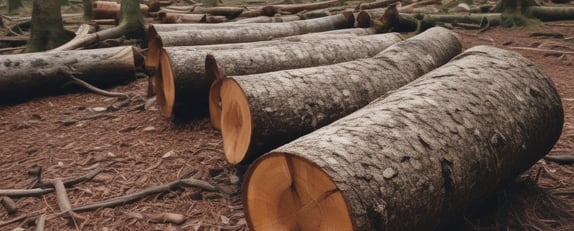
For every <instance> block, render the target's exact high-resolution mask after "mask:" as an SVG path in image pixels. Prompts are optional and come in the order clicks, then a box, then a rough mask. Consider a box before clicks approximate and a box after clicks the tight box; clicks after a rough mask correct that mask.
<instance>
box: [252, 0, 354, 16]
mask: <svg viewBox="0 0 574 231" xmlns="http://www.w3.org/2000/svg"><path fill="white" fill-rule="evenodd" d="M343 3H344V0H328V1H321V2H312V3H301V4H284V5H270V6H266V8H272V10H270V9H264V10H263V11H264V12H275V13H277V12H289V13H291V14H296V13H299V12H301V11H311V10H318V9H323V8H327V7H332V6H339V5H343ZM275 13H273V14H270V13H269V14H265V15H266V16H269V17H272V16H274V15H275Z"/></svg>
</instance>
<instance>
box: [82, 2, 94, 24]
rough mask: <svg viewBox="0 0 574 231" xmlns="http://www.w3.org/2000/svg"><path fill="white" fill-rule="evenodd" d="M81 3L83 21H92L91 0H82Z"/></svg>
mask: <svg viewBox="0 0 574 231" xmlns="http://www.w3.org/2000/svg"><path fill="white" fill-rule="evenodd" d="M82 3H83V5H84V21H85V22H89V21H92V19H93V18H94V16H93V14H92V10H93V7H92V0H82Z"/></svg>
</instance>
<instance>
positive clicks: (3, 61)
mask: <svg viewBox="0 0 574 231" xmlns="http://www.w3.org/2000/svg"><path fill="white" fill-rule="evenodd" d="M102 67H105V68H102ZM65 71H70V72H77V73H78V74H75V77H77V78H79V79H81V80H83V81H85V82H88V83H90V84H92V85H94V86H98V87H110V86H113V85H117V84H121V83H126V82H127V81H131V80H134V79H135V65H134V55H133V49H132V47H114V48H105V49H92V50H79V51H60V52H48V53H30V54H17V55H3V56H0V73H2V75H0V103H7V102H14V101H19V100H23V99H27V98H29V97H33V96H41V95H47V94H54V93H60V92H62V91H64V90H66V89H69V88H70V87H71V86H69V85H70V84H69V83H70V78H69V77H67V76H66V75H65V74H64V73H63V72H65Z"/></svg>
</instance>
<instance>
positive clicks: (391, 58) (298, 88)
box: [221, 27, 461, 164]
mask: <svg viewBox="0 0 574 231" xmlns="http://www.w3.org/2000/svg"><path fill="white" fill-rule="evenodd" d="M460 51H461V46H460V42H459V41H458V40H457V38H456V37H455V35H454V33H453V32H451V31H449V30H447V29H444V28H439V27H437V28H433V29H430V30H427V31H426V32H424V33H422V34H420V35H417V36H415V37H413V38H410V39H407V40H404V41H402V42H399V43H397V44H395V45H393V46H391V47H389V48H387V49H385V50H384V51H383V52H381V53H379V54H378V55H376V56H375V57H373V58H369V59H362V60H357V61H352V62H346V63H340V64H334V65H329V66H319V67H313V68H305V69H294V70H285V71H277V72H270V73H263V74H258V75H244V76H228V77H227V78H226V79H225V80H223V84H222V87H221V104H222V116H221V132H222V136H223V147H224V150H225V156H226V157H227V160H228V161H229V162H231V163H233V164H238V163H249V162H250V161H253V160H254V159H255V158H256V157H258V156H260V155H261V154H263V153H265V152H267V151H269V150H271V149H273V148H276V147H278V146H280V145H282V144H285V143H287V142H289V141H291V140H293V139H295V138H297V137H299V136H302V135H304V134H306V133H309V132H311V131H313V130H315V129H317V128H320V127H322V126H324V125H326V124H329V123H331V122H333V121H335V120H337V119H339V118H341V117H343V116H345V115H348V114H350V113H352V112H354V111H355V110H357V109H359V108H361V107H363V106H365V105H366V104H368V103H369V102H370V101H372V100H374V99H376V98H377V97H379V96H381V95H383V94H385V93H386V92H387V91H390V90H394V89H397V88H399V87H401V86H403V85H405V84H407V83H409V82H410V81H413V80H414V79H416V78H418V77H419V76H421V75H423V74H425V73H427V72H429V71H431V70H432V69H434V68H437V67H439V66H440V65H442V64H444V63H446V62H448V61H449V60H450V59H451V58H452V57H454V56H455V55H457V54H458V53H460Z"/></svg>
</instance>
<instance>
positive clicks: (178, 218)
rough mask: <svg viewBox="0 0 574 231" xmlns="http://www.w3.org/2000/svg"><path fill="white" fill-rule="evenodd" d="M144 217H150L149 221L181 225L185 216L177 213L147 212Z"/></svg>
mask: <svg viewBox="0 0 574 231" xmlns="http://www.w3.org/2000/svg"><path fill="white" fill-rule="evenodd" d="M146 217H147V218H148V219H150V221H151V222H156V223H166V222H169V223H173V224H176V225H181V224H183V223H184V222H185V216H184V215H181V214H178V213H160V214H153V215H151V214H149V215H146Z"/></svg>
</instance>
